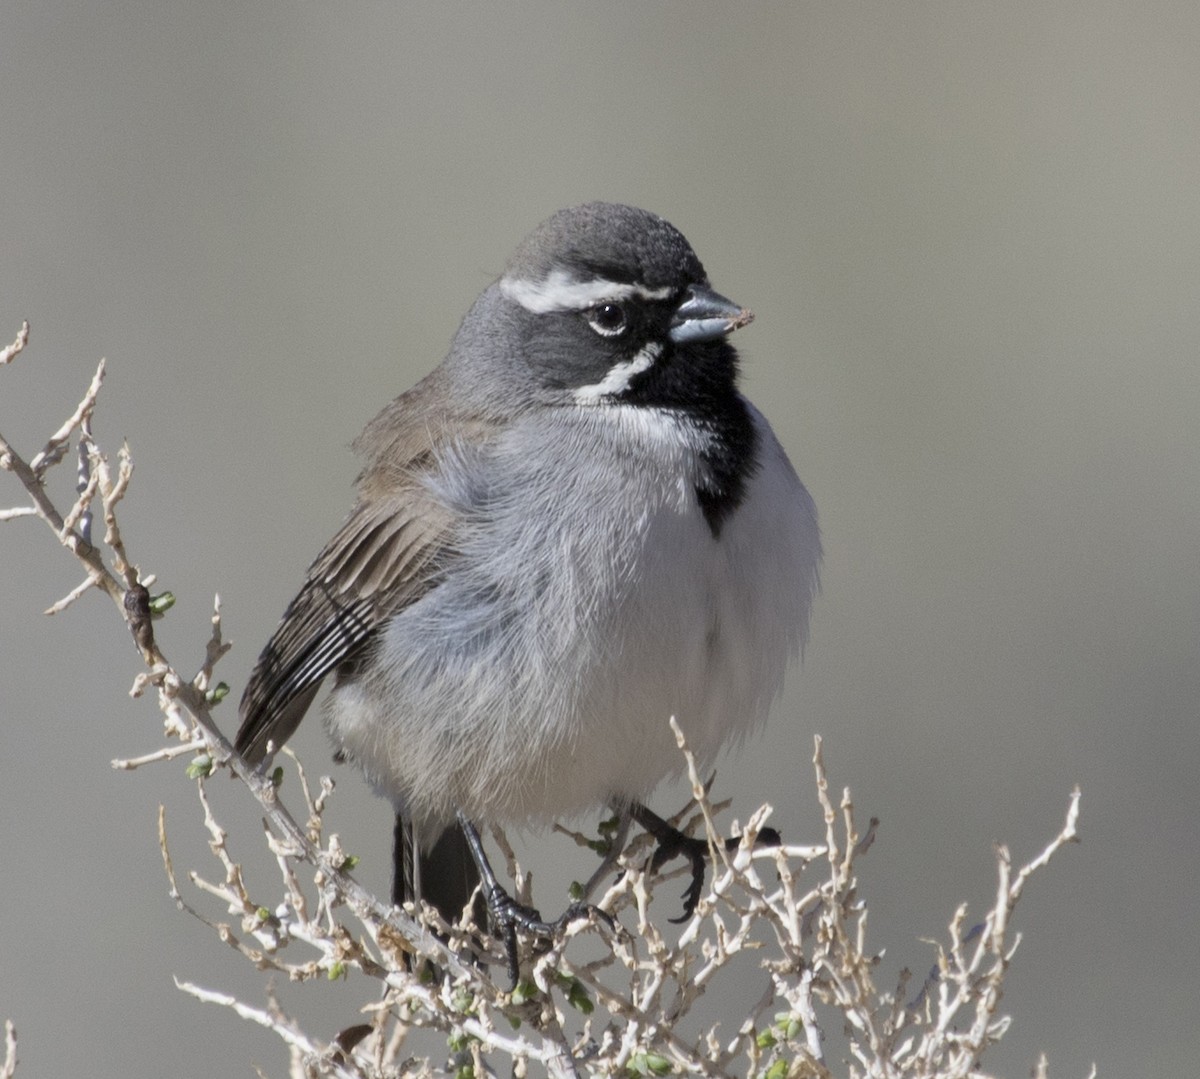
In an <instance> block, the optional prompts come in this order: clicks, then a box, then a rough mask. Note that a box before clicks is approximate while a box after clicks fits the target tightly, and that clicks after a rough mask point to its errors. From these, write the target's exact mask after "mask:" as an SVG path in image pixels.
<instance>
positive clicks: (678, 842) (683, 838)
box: [628, 802, 783, 925]
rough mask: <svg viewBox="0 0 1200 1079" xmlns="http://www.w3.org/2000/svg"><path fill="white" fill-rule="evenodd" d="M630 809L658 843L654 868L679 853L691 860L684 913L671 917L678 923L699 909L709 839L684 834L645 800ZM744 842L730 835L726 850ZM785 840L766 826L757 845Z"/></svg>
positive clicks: (778, 842)
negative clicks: (690, 875) (648, 805)
mask: <svg viewBox="0 0 1200 1079" xmlns="http://www.w3.org/2000/svg"><path fill="white" fill-rule="evenodd" d="M628 812H629V815H630V816H631V817H632V818H633V819H634V820H635V821H637V822H638V824H640V825H641V826H642V827H643V828H645V829H646V831H647V832H649V833H650V835H651V836H653V837H654V839H655V841H656V842H657V843H658V847H657V848H656V849H655V851H654V857H653V858H652V859H651V860H650V872H652V873H657V872H658V871H659V870H660V869H661V868H662V867H663V866H664V865H665V864H666V863H667V862H669V861H670V860H671V859H672V858H674V857H675V856H676V855H682V856H683V857H684V858H686V859H687V860H688V861H689V862H690V863H691V865H692V882H691V884H689V885H688V886H687V889H686V890H685V891H684V893H683V914H682V915H681V916H680V917H678V918H670V919H668V921H670V922H673V923H674V924H676V925H678V924H680V923H682V922H686V921H687V920H688V919H689V918H690V917H691V916H692V915H693V914H694V913H695V911H696V904H697V903H699V902H700V893H701V892H702V891H703V890H704V866H705V864H706V863H707V861H708V840H707V839H698V838H696V837H695V836H690V835H684V834H683V832H681V831H680V830H679V829H678V828H676V827H675V826H674V825H673V824H670V823H669V822H667V821H665V820H663V819H662V817H660V816H659V815H658V814H657V813H655V812H654V811H653V810H652V809H649V808H647V807H646V806H644V805H642V804H641V802H632V803H631V804H630V806H629V810H628ZM741 842H742V841H741V839H740V838H732V839H726V840H725V850H726V851H728V852H729V853H731V854H732V853H733V852H734V851H735V850H737V849H738V847H739V846H741ZM782 842H783V839H782V837H781V836H780V834H779V833H778V832H777V831H776V830H775V829H774V828H764V829H763V830H762V831H761V832H759V833H758V843H757V844H756V845H761V846H763V847H777V846H779V844H780V843H782Z"/></svg>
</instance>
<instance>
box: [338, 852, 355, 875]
mask: <svg viewBox="0 0 1200 1079" xmlns="http://www.w3.org/2000/svg"><path fill="white" fill-rule="evenodd" d="M358 862H359V857H358V855H357V854H347V855H346V857H345V858H343V859H342V864H341V865H339V866H338V869H340V870H341V871H342V872H343V873H349V872H350V870H352V869H353V868H354V867H355V866H356V865H358Z"/></svg>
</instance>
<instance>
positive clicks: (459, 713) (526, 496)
mask: <svg viewBox="0 0 1200 1079" xmlns="http://www.w3.org/2000/svg"><path fill="white" fill-rule="evenodd" d="M752 318H753V315H752V314H751V313H750V312H749V311H748V310H747V309H745V308H743V307H741V306H739V305H738V304H736V303H734V302H732V301H730V300H728V299H727V298H725V297H724V296H723V295H721V294H720V293H718V292H716V291H715V290H714V289H713V287H712V285H711V284H710V282H709V278H708V276H707V274H706V272H705V270H704V266H703V264H702V263H701V262H700V259H699V258H698V256H697V255H696V253H695V252H694V251H693V249H692V247H691V245H690V244H689V243H688V241H687V240H686V239H685V238H684V236H683V234H682V233H681V232H680V231H679V230H678V229H676V228H675V227H674V226H673V225H671V224H670V223H669V222H668V221H666V220H665V219H664V218H662V217H660V216H658V215H657V214H654V213H651V212H649V211H646V210H642V209H637V208H635V207H632V206H626V205H621V204H616V203H608V202H590V203H585V204H583V205H577V206H573V207H570V208H567V209H563V210H560V211H558V212H557V213H555V214H553V215H552V216H551V217H549V218H548V219H546V220H545V221H543V222H542V223H541V224H540V225H538V226H537V227H536V228H535V229H534V230H533V231H532V232H531V233H530V234H529V235H528V236H526V237H525V239H524V240H522V241H521V243H520V244H519V245H518V247H517V249H516V251H515V253H514V254H513V255H512V257H511V258H510V259H509V260H508V262H507V264H506V266H505V268H504V271H503V273H502V274H501V275H500V277H499V278H498V279H496V280H494V281H493V282H492V283H491V284H489V285H488V286H487V287H486V288H485V289H484V290H483V292H482V293H481V294H480V296H479V297H478V299H477V300H476V301H475V303H474V304H473V305H472V307H471V308H470V310H469V311H468V313H467V314H466V316H465V317H464V318H463V321H462V323H461V325H460V326H459V328H458V331H457V333H456V334H455V335H454V338H453V341H452V343H451V345H450V348H449V352H448V354H447V355H446V357H445V358H444V359H443V360H442V362H441V364H440V365H439V366H437V367H435V368H434V369H433V370H432V371H431V372H430V373H429V374H428V375H426V376H425V377H424V378H423V379H422V380H421V381H419V382H418V383H417V384H416V385H415V386H413V387H412V388H411V389H409V390H407V391H406V392H404V393H402V394H401V395H400V396H399V397H397V398H396V399H395V400H394V401H392V402H391V403H390V404H389V405H387V406H386V407H385V408H384V409H383V410H382V411H381V412H380V413H379V414H378V415H377V416H376V417H375V418H374V419H373V420H371V421H370V422H369V423H368V424H367V426H366V428H365V429H364V430H363V432H362V434H361V435H359V437H358V438H357V440H356V441H355V442H354V443H353V449H354V451H355V452H356V454H358V455H359V456H360V457H361V458H362V460H363V467H362V471H361V473H360V474H359V476H358V478H357V481H356V499H355V502H354V505H353V508H352V509H351V511H350V514H349V516H348V518H347V519H346V521H345V523H344V524H343V525H342V526H341V528H340V529H339V530H338V531H337V533H336V534H335V535H334V537H333V538H332V539H331V540H330V541H329V543H328V544H327V545H326V546H325V547H324V549H323V550H322V551H321V552H320V554H318V556H317V557H316V559H315V560H314V561H313V563H312V565H311V566H310V567H309V569H308V572H307V575H306V577H305V580H304V583H303V585H302V587H301V589H300V591H299V593H298V594H297V595H296V597H295V598H294V599H293V600H292V602H291V603H290V605H289V606H288V607H287V609H286V611H285V613H284V615H283V618H282V621H281V622H280V624H279V627H278V628H277V629H276V631H275V633H274V635H273V636H272V637H271V639H270V641H269V642H268V644H267V645H266V647H265V648H264V649H263V651H262V654H261V656H260V657H259V659H258V662H257V664H256V666H255V667H254V670H253V672H252V674H251V676H250V678H249V681H248V684H247V686H246V689H245V692H244V695H243V697H242V700H241V706H240V720H241V725H240V729H239V731H238V734H237V739H236V748H237V749H238V751H239V752H240V753H241V754H242V756H243V757H244V758H245V759H246V760H247V762H249V763H250V764H252V765H257V766H260V767H261V766H263V765H264V762H265V761H266V760H267V759H268V758H269V756H270V754H271V753H273V752H274V751H275V750H277V749H279V748H280V747H281V746H282V745H283V744H284V743H285V742H286V741H287V740H288V738H289V737H290V736H291V735H292V734H293V732H294V731H295V730H296V728H297V726H298V724H299V723H300V722H301V720H302V718H303V717H304V715H305V713H306V712H307V711H308V710H309V708H310V706H311V705H312V704H313V701H314V699H315V697H316V695H317V693H318V690H319V688H320V686H321V684H322V683H323V682H324V681H325V680H326V679H327V678H329V679H330V680H331V681H332V687H331V689H330V691H329V693H328V695H327V699H326V703H325V705H324V719H325V726H326V729H327V732H328V734H329V736H330V738H331V740H332V742H333V744H334V746H335V747H336V753H337V755H338V757H339V758H340V759H345V760H349V761H352V762H354V763H355V764H357V766H358V767H359V768H360V769H361V770H362V772H363V773H364V774H365V776H366V779H367V780H368V781H369V783H370V784H371V785H372V786H373V787H374V788H375V790H376V791H377V792H378V793H379V794H381V795H383V796H384V797H385V798H387V799H388V800H389V801H390V802H391V803H392V806H393V807H394V810H395V814H396V824H395V832H394V835H395V880H394V885H393V892H392V898H393V901H394V902H396V903H397V904H400V903H403V902H407V901H412V900H415V899H417V898H418V897H419V898H421V899H423V900H425V901H426V902H429V903H431V904H432V905H433V906H435V907H436V908H437V909H438V910H439V911H440V912H441V913H442V915H443V916H444V917H445V918H446V919H447V920H448V921H450V922H457V921H458V920H459V919H460V917H461V916H462V914H463V912H464V908H465V907H466V906H467V905H468V904H469V903H470V902H471V900H472V896H473V895H476V894H477V893H476V887H477V885H478V884H479V883H480V880H481V874H482V878H483V883H484V886H485V892H487V899H488V910H489V912H490V913H491V914H492V915H493V916H494V918H495V919H497V920H499V921H501V922H503V923H504V924H503V925H502V926H501V930H502V932H503V933H504V934H506V935H505V941H506V946H507V948H508V954H509V966H510V973H511V974H512V976H513V978H514V981H515V978H516V974H515V969H514V967H515V962H516V959H515V928H517V927H519V928H523V929H531V930H535V931H543V930H547V929H548V923H544V922H542V921H541V920H540V916H539V915H538V914H537V912H536V911H531V910H530V909H529V908H522V907H520V905H519V904H516V903H515V901H512V900H511V899H508V898H507V893H504V892H503V889H502V888H500V887H499V885H498V884H497V883H496V881H495V877H494V874H492V873H491V870H490V866H488V865H487V862H486V854H485V853H484V852H483V850H482V845H481V841H480V838H479V827H480V826H481V825H518V826H526V825H538V824H545V823H547V822H550V821H553V820H557V819H562V818H570V817H577V816H579V815H580V814H582V813H585V812H588V811H592V810H595V809H598V808H605V807H610V808H613V809H616V810H617V811H618V812H621V813H623V814H625V819H628V817H629V815H630V814H631V813H634V814H636V815H638V819H639V820H640V821H650V822H653V821H660V819H659V818H657V817H655V815H654V814H653V813H652V812H650V811H649V810H648V809H647V808H646V807H645V802H646V801H647V800H648V799H649V797H650V795H651V794H652V792H653V791H654V789H655V788H656V787H657V786H658V785H659V783H660V782H662V781H663V780H664V779H666V778H667V777H669V776H672V775H675V774H678V773H679V772H680V771H681V770H682V767H683V765H684V758H683V756H682V754H681V753H680V751H679V748H678V745H677V742H676V740H675V737H674V734H673V732H672V731H671V729H670V720H671V718H672V717H674V718H675V720H676V722H677V723H678V724H679V726H680V727H681V728H682V731H683V732H684V734H685V736H686V739H687V742H688V745H689V747H690V749H691V750H692V751H693V752H694V753H695V755H696V757H697V759H698V760H700V761H702V762H708V761H711V760H712V759H713V758H714V757H715V756H716V754H717V753H718V751H719V750H721V749H722V748H723V747H726V746H732V745H736V744H737V743H739V742H740V741H742V740H743V738H744V737H745V736H746V735H747V734H748V733H749V732H750V731H752V730H754V729H756V728H757V727H759V726H760V725H761V723H762V722H763V720H764V719H765V717H766V715H767V712H768V710H769V708H770V706H771V704H772V702H773V701H774V700H775V699H776V698H777V696H778V695H779V693H780V690H781V686H782V684H783V681H784V676H785V672H786V671H787V669H788V667H789V666H790V664H791V663H792V661H793V660H794V659H795V658H796V657H797V656H798V654H799V652H800V651H801V649H802V647H803V645H804V643H805V640H806V638H807V635H808V625H809V616H810V610H811V607H812V603H813V599H814V595H815V593H816V591H817V588H818V568H819V562H820V558H821V541H820V535H819V530H818V526H817V517H816V509H815V506H814V503H813V500H812V498H811V497H810V495H809V493H808V491H807V490H806V488H805V486H804V485H803V483H802V482H801V481H800V479H799V478H798V477H797V475H796V472H795V470H794V468H793V467H792V464H791V463H790V461H789V459H788V456H787V454H786V453H785V452H784V450H783V448H782V446H781V445H780V443H779V440H778V439H777V438H776V436H775V434H774V432H773V431H772V429H771V426H770V424H769V423H768V422H767V420H766V418H765V417H764V416H763V414H762V413H761V412H760V411H759V410H758V409H757V408H755V406H754V405H753V404H751V403H750V401H749V400H747V398H746V397H745V396H743V395H742V393H741V392H740V390H739V389H738V375H739V358H738V354H737V352H736V350H735V349H734V347H733V345H732V344H731V342H730V341H729V335H730V334H731V333H732V332H733V331H735V330H738V329H740V328H742V327H743V326H745V325H746V324H748V323H749V322H750V321H751V319H752ZM660 823H661V821H660ZM491 889H495V890H497V891H498V893H499V894H494V892H493V891H492V890H491ZM697 889H698V885H697ZM506 901H507V906H506Z"/></svg>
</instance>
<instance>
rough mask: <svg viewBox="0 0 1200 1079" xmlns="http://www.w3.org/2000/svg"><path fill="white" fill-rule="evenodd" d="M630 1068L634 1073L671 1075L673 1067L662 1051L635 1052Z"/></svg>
mask: <svg viewBox="0 0 1200 1079" xmlns="http://www.w3.org/2000/svg"><path fill="white" fill-rule="evenodd" d="M628 1070H629V1071H631V1072H632V1073H633V1074H634V1075H670V1074H671V1071H672V1070H673V1069H672V1067H671V1062H670V1061H669V1060H668V1059H667V1058H666V1057H665V1056H663V1055H662V1054H661V1053H634V1054H633V1057H632V1059H631V1060H630V1061H629V1069H628Z"/></svg>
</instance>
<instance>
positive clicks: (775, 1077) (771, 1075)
mask: <svg viewBox="0 0 1200 1079" xmlns="http://www.w3.org/2000/svg"><path fill="white" fill-rule="evenodd" d="M787 1073H788V1062H787V1061H786V1060H777V1061H775V1063H774V1064H772V1065H771V1066H770V1067H769V1068H768V1069H767V1070H766V1071H765V1072H763V1079H787Z"/></svg>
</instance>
